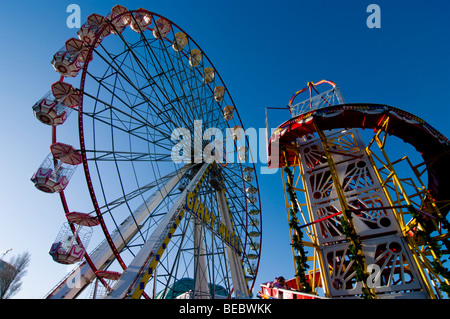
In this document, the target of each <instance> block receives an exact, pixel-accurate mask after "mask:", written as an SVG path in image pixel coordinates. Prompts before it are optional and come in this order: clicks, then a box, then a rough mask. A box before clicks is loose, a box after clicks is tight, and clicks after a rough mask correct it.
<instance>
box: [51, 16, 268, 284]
mask: <svg viewBox="0 0 450 319" xmlns="http://www.w3.org/2000/svg"><path fill="white" fill-rule="evenodd" d="M140 11H146V12H148V13H150V14H152V15H154V16H157V17H160V18H163V19H166V20H167V21H169V22H170V23H171V24H172V25H173V26H175V27H176V28H178V29H179V30H180V31H182V32H184V33H185V34H186V36H187V37H188V38H189V40H191V41H192V42H193V43H194V44H195V45H196V46H197V47H198V48H200V46H199V45H198V44H197V43H196V42H195V40H194V39H193V38H192V37H190V36H189V34H188V33H186V32H185V31H184V30H183V29H182V28H180V27H179V26H178V25H177V24H175V23H173V22H172V21H171V20H170V19H167V18H165V17H164V16H162V15H159V14H157V13H154V12H150V11H148V10H145V9H138V10H128V11H127V12H124V13H122V14H130V13H134V12H140ZM122 14H121V15H122ZM121 15H119V16H117V17H116V18H119V17H120V16H121ZM108 23H109V22H108ZM105 27H106V26H104V27H103V28H105ZM100 34H102V32H98V34H97V36H96V38H95V42H97V41H98V39H99V38H100ZM93 52H94V46H93V45H92V46H91V47H90V48H89V52H88V55H87V62H86V63H85V64H84V65H83V68H82V71H83V72H82V76H81V81H80V91H81V92H83V91H84V85H85V80H86V72H87V69H88V66H89V64H90V62H91V60H92V56H93ZM202 53H203V54H204V56H205V58H206V59H207V60H208V63H209V64H210V65H211V66H213V67H214V65H213V63H212V62H211V61H210V59H209V57H208V56H207V55H206V54H205V53H204V51H202ZM214 71H215V74H216V75H217V77H218V78H219V79H220V82H221V84H222V85H223V86H224V88H225V92H228V95H227V96H228V98H229V99H230V101H231V104H232V105H233V107H234V109H235V112H236V115H237V118H238V120H239V123H240V124H241V126H242V127H243V125H242V120H241V118H240V115H239V112H238V110H237V108H236V106H235V104H234V101H233V100H232V97H231V95H230V94H229V91H228V89H227V87H226V84H225V83H224V81H223V80H222V78H221V76H220V74H219V72H218V71H217V69H215V68H214ZM63 78H64V76H62V77H61V80H62V79H63ZM208 87H209V86H208ZM83 98H84V94H80V105H79V107H78V123H79V127H78V130H79V137H80V149H81V154H82V163H83V167H84V172H85V176H86V180H87V183H88V188H89V193H90V196H91V199H92V202H93V205H94V208H95V211H96V213H97V217H98V219H99V222H100V225H101V226H102V230H103V232H104V234H105V237H106V239H107V240H108V242H109V243H110V247H111V249H113V251H114V250H115V251H114V255H115V257H116V258H117V260H118V261H119V263H120V264H121V266H122V268H124V267H125V268H126V265H125V264H124V263H123V261H121V258H120V253H119V252H118V251H117V248H116V247H115V245H114V243H113V242H112V239H111V235H110V231H109V229H108V227H107V226H106V224H105V223H104V221H103V218H102V214H101V212H100V208H99V205H98V201H97V199H96V193H95V190H94V187H93V185H92V179H91V177H90V170H89V165H88V160H87V157H86V148H85V141H84V130H83V101H84V99H83ZM227 125H228V123H227ZM245 138H246V139H247V136H246V137H245ZM52 139H53V141H54V142H55V141H56V127H54V130H53V135H52ZM247 143H248V140H247ZM239 166H240V171H241V180H242V182H243V187H245V183H244V179H243V167H242V164H241V163H239ZM251 166H252V167H253V170H254V171H255V184H256V186H257V189H258V208H259V212H260V213H259V218H260V220H261V204H260V192H259V183H258V177H257V174H256V167H255V164H254V163H251ZM92 196H93V197H92ZM61 200H62V201H63V206H66V207H67V202H66V199H65V196H64V191H62V192H61ZM245 205H246V207H247V202H245ZM248 220H249V218H248V214H247V217H246V223H247V225H246V226H248ZM245 239H246V241H245V244H244V249H245V246H246V243H247V236H246V237H245ZM259 239H260V242H261V239H262V226H260V236H259ZM260 255H261V247H260V248H259V251H258V256H259V258H258V261H257V265H256V269H255V274H256V273H257V272H258V269H259V262H260ZM86 258H87V259H88V258H89V256H88V254H87V253H86ZM122 263H123V265H122ZM91 268H92V267H91ZM92 269H94V268H92ZM94 270H95V269H94ZM254 284H255V281H253V283H252V287H251V289H252V288H253V286H254Z"/></svg>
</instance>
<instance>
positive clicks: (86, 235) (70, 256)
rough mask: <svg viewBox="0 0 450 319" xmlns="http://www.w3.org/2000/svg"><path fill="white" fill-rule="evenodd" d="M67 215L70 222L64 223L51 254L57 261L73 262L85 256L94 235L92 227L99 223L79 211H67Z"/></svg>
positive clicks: (62, 262)
mask: <svg viewBox="0 0 450 319" xmlns="http://www.w3.org/2000/svg"><path fill="white" fill-rule="evenodd" d="M66 217H67V220H68V222H67V223H64V224H63V226H62V228H61V230H60V231H59V233H58V236H57V237H56V239H55V241H54V242H53V244H52V246H51V248H50V251H49V254H50V255H51V256H52V258H53V260H54V261H56V262H57V263H60V264H73V263H76V262H79V261H81V259H82V258H83V257H84V255H85V253H86V247H87V245H88V244H89V240H90V239H91V236H92V228H91V227H92V226H95V225H98V220H97V219H96V218H94V217H92V216H90V215H88V214H83V213H78V212H70V213H67V214H66ZM83 226H85V227H83ZM86 226H87V227H86Z"/></svg>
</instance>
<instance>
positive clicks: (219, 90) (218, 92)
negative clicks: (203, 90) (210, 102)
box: [214, 85, 225, 102]
mask: <svg viewBox="0 0 450 319" xmlns="http://www.w3.org/2000/svg"><path fill="white" fill-rule="evenodd" d="M224 95H225V89H224V87H223V86H220V85H218V86H216V87H215V88H214V100H216V102H221V101H222V100H223V97H224Z"/></svg>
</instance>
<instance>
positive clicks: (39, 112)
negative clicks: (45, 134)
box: [33, 82, 79, 126]
mask: <svg viewBox="0 0 450 319" xmlns="http://www.w3.org/2000/svg"><path fill="white" fill-rule="evenodd" d="M78 104H79V92H77V91H76V90H75V89H74V88H73V87H72V85H70V84H68V83H64V82H55V83H53V85H52V89H51V90H50V91H49V92H47V93H46V94H45V95H44V96H43V97H42V98H41V99H40V100H39V101H37V102H36V103H35V104H34V105H33V113H34V116H35V117H36V118H37V119H38V120H39V121H41V122H42V123H44V124H47V125H53V126H56V125H61V124H62V123H64V122H65V120H66V119H67V117H68V116H69V114H70V113H71V112H72V108H75V107H77V106H78Z"/></svg>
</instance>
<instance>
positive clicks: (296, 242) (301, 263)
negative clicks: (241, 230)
mask: <svg viewBox="0 0 450 319" xmlns="http://www.w3.org/2000/svg"><path fill="white" fill-rule="evenodd" d="M281 150H282V152H283V158H284V171H285V172H286V174H287V182H286V190H287V192H288V194H289V199H290V201H291V203H292V207H291V208H290V209H289V214H290V221H289V227H290V228H291V229H292V230H293V233H294V235H293V236H292V240H293V242H292V247H293V248H294V249H295V251H296V252H297V256H295V257H294V258H295V262H296V265H297V273H296V274H295V276H296V277H297V278H298V280H299V282H300V284H301V287H299V288H300V289H299V290H300V291H303V292H306V293H310V292H311V291H312V289H311V286H310V285H309V283H308V281H307V278H306V275H305V273H306V270H307V269H308V268H309V265H308V264H307V256H306V252H305V249H304V246H303V240H302V239H303V232H302V230H301V229H300V224H299V222H298V218H297V214H298V212H299V211H298V207H297V205H296V204H297V202H298V200H297V195H296V194H295V192H294V189H293V188H292V184H293V180H294V175H293V174H292V171H291V170H290V169H289V165H288V159H287V155H286V149H285V148H284V147H281Z"/></svg>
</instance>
